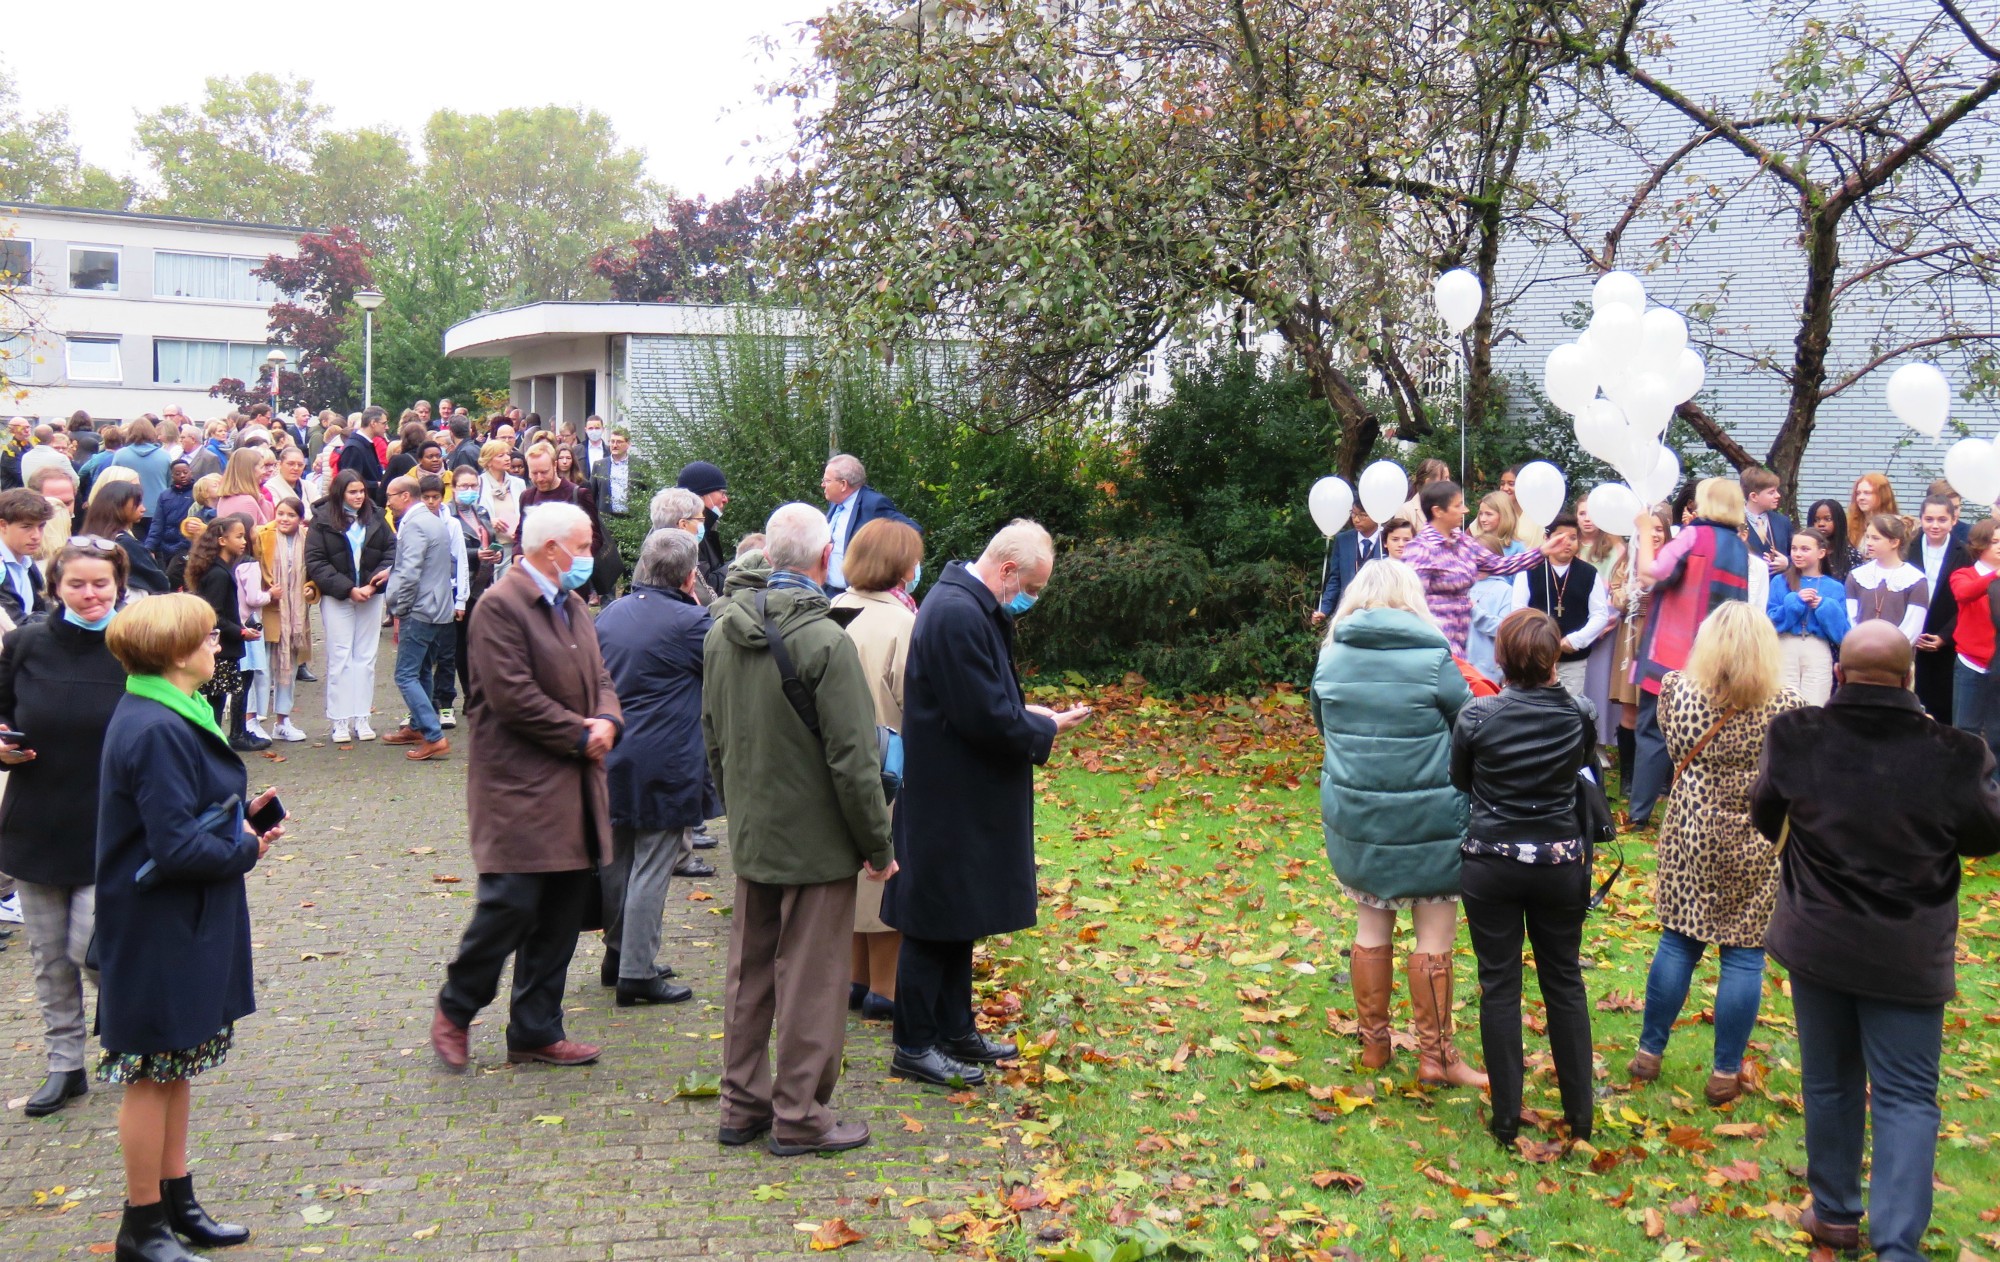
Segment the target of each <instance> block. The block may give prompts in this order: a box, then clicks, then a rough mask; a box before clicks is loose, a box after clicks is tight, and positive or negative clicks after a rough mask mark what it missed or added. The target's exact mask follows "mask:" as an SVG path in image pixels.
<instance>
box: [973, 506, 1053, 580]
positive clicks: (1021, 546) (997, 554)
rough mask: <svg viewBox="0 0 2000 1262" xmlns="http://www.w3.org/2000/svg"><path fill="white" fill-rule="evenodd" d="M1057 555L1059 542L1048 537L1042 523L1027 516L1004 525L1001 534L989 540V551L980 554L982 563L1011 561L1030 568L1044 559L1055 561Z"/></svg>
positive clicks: (987, 548) (987, 547)
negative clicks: (1056, 543)
mask: <svg viewBox="0 0 2000 1262" xmlns="http://www.w3.org/2000/svg"><path fill="white" fill-rule="evenodd" d="M1055 557H1056V545H1055V541H1054V540H1053V539H1050V538H1049V532H1048V531H1046V530H1044V529H1042V526H1041V523H1040V522H1034V521H1029V520H1028V519H1027V518H1025V517H1016V518H1015V519H1014V520H1013V521H1010V522H1008V523H1007V524H1006V525H1004V526H1002V527H1001V528H1000V533H999V534H997V535H994V536H993V538H992V540H991V541H990V542H988V543H987V545H986V551H984V552H982V553H980V554H979V559H980V560H981V561H982V562H983V561H991V562H993V563H994V564H995V565H999V564H1001V563H1003V562H1006V561H1012V562H1013V563H1014V564H1016V565H1018V566H1020V567H1022V568H1023V569H1028V570H1032V569H1033V568H1034V567H1035V566H1037V565H1039V564H1040V563H1041V562H1043V561H1049V562H1053V561H1054V560H1055Z"/></svg>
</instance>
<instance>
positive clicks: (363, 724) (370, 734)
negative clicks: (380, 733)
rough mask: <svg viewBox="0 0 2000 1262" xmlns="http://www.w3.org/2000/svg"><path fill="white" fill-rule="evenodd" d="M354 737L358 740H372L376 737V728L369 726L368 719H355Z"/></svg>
mask: <svg viewBox="0 0 2000 1262" xmlns="http://www.w3.org/2000/svg"><path fill="white" fill-rule="evenodd" d="M354 739H355V740H357V741H372V740H374V739H375V729H374V728H372V727H370V726H368V720H367V719H356V720H354Z"/></svg>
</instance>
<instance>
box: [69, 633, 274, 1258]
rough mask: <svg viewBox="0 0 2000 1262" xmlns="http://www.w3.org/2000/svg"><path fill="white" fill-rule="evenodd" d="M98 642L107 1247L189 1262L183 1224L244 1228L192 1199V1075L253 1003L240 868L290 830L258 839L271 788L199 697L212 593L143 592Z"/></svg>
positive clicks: (234, 1236)
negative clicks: (106, 657) (107, 682)
mask: <svg viewBox="0 0 2000 1262" xmlns="http://www.w3.org/2000/svg"><path fill="white" fill-rule="evenodd" d="M105 642H106V645H107V646H108V647H109V648H110V650H111V652H112V655H113V656H115V657H116V658H117V659H118V661H119V663H120V664H121V665H122V666H124V667H125V669H126V671H127V672H129V676H130V677H129V678H128V679H126V681H125V692H126V695H125V698H124V699H123V700H122V701H120V702H119V703H118V708H117V710H116V711H115V712H114V713H113V714H112V716H111V726H110V729H109V730H108V731H107V732H106V735H105V757H104V774H103V778H102V781H101V789H100V796H99V804H98V829H97V941H96V951H97V955H98V967H99V969H100V981H99V987H98V1040H99V1042H101V1043H102V1044H103V1046H104V1056H103V1059H102V1060H101V1061H100V1062H99V1064H98V1068H97V1076H98V1080H99V1081H101V1082H121V1083H124V1084H125V1099H124V1103H123V1104H122V1106H121V1107H120V1108H119V1111H118V1142H119V1147H120V1148H121V1149H122V1150H123V1153H124V1158H125V1218H124V1222H123V1223H122V1224H121V1225H120V1227H119V1230H118V1240H117V1256H118V1258H119V1259H121V1262H124V1260H129V1262H187V1260H188V1259H192V1258H194V1257H195V1255H193V1254H191V1253H188V1252H187V1251H186V1249H184V1248H183V1247H182V1246H181V1244H180V1242H179V1240H178V1239H176V1236H177V1235H178V1236H180V1237H184V1238H186V1239H187V1240H188V1241H189V1242H191V1243H192V1244H194V1245H196V1246H198V1247H202V1246H206V1247H216V1246H221V1245H231V1244H240V1243H242V1242H243V1241H245V1240H248V1239H249V1238H250V1232H249V1229H248V1228H245V1227H240V1226H237V1225H235V1224H233V1223H218V1222H216V1221H215V1220H214V1219H213V1218H211V1217H209V1215H208V1212H207V1211H206V1210H204V1209H203V1208H202V1207H201V1203H200V1202H199V1201H197V1200H196V1199H195V1195H194V1181H193V1179H192V1178H191V1177H190V1176H189V1174H188V1167H187V1134H188V1100H189V1091H188V1088H189V1084H190V1082H191V1081H192V1080H193V1078H194V1077H195V1075H197V1074H199V1073H201V1072H202V1071H204V1070H207V1069H213V1068H214V1067H215V1066H217V1065H220V1064H221V1063H222V1060H223V1057H224V1056H225V1055H227V1054H228V1051H229V1045H230V1038H231V1035H232V1032H233V1030H234V1026H235V1023H236V1021H237V1020H238V1019H240V1018H242V1017H245V1016H248V1015H249V1014H250V1013H252V1012H254V1011H255V1010H256V1007H257V1004H256V1000H255V997H254V996H253V993H252V989H251V978H250V905H249V902H248V900H247V899H246V898H245V896H244V890H243V875H244V873H246V872H248V871H249V870H250V869H251V868H252V867H255V866H256V864H257V861H258V860H259V859H261V858H262V857H263V856H264V853H265V852H266V851H267V850H269V849H270V846H271V842H272V841H273V840H275V839H276V838H277V837H278V836H279V835H280V834H282V833H283V832H284V829H283V827H282V826H279V827H275V828H272V829H271V830H270V831H268V832H266V833H264V834H263V835H262V836H259V835H257V834H256V833H255V832H254V831H253V830H252V829H251V827H250V825H249V824H248V823H246V822H245V813H246V811H248V812H249V813H253V814H254V813H255V812H256V810H257V809H258V808H259V807H260V806H262V805H263V804H264V803H265V802H266V801H268V800H269V798H270V797H271V792H270V791H267V792H266V793H265V794H263V795H262V796H260V797H259V798H257V799H256V800H254V801H251V802H249V803H248V805H247V807H246V805H245V796H244V795H245V794H246V792H247V791H248V787H247V786H248V776H247V773H246V772H245V771H244V769H243V761H242V759H240V758H238V757H237V756H236V754H235V752H234V751H232V750H231V749H230V748H229V742H228V740H227V739H225V738H224V736H223V734H222V730H221V728H220V727H218V726H217V725H216V721H215V712H214V711H213V710H212V709H211V708H210V707H209V704H208V702H207V701H206V700H204V699H202V698H200V697H198V696H196V692H197V690H198V689H200V687H201V686H202V685H203V684H204V683H206V682H208V679H209V677H210V676H212V675H213V674H214V673H215V655H216V648H217V643H218V637H217V636H216V633H215V611H214V610H213V609H211V608H209V605H208V602H206V601H204V600H202V599H201V598H200V597H198V596H189V595H185V594H182V595H170V596H154V597H152V598H150V599H147V600H142V601H139V602H137V603H135V604H133V605H132V606H130V607H129V608H127V609H125V610H124V611H123V612H121V613H120V614H119V615H118V617H117V618H116V619H114V620H113V621H112V623H111V626H110V629H109V630H108V631H107V632H106V634H105Z"/></svg>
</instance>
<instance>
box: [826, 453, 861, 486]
mask: <svg viewBox="0 0 2000 1262" xmlns="http://www.w3.org/2000/svg"><path fill="white" fill-rule="evenodd" d="M826 471H827V472H828V473H830V474H832V475H833V476H834V477H836V478H839V479H840V480H841V481H842V482H845V483H847V485H849V486H861V485H863V484H865V483H866V482H867V481H868V470H867V469H866V468H865V467H863V465H862V463H861V462H860V461H859V460H856V459H855V458H854V457H853V456H850V455H848V454H847V453H846V452H842V453H840V454H839V455H837V456H835V457H834V458H833V459H831V460H829V461H827V462H826Z"/></svg>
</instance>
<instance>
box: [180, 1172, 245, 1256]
mask: <svg viewBox="0 0 2000 1262" xmlns="http://www.w3.org/2000/svg"><path fill="white" fill-rule="evenodd" d="M160 1203H161V1204H162V1205H165V1206H166V1207H167V1221H168V1222H170V1223H172V1224H173V1228H174V1230H175V1231H178V1232H179V1233H181V1234H182V1235H183V1236H186V1237H187V1238H188V1239H189V1240H191V1241H193V1242H194V1243H195V1244H197V1245H199V1246H201V1247H202V1248H204V1249H221V1248H226V1247H227V1246H229V1245H233V1244H242V1243H243V1242H244V1241H245V1240H248V1239H249V1238H250V1229H249V1228H248V1227H243V1226H239V1225H237V1224H236V1223H219V1222H216V1221H215V1220H214V1219H213V1218H210V1217H209V1216H208V1211H207V1210H205V1209H203V1208H202V1207H201V1202H200V1201H197V1200H195V1199H194V1176H193V1175H191V1174H184V1175H182V1176H181V1177H180V1178H178V1179H162V1180H160Z"/></svg>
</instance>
